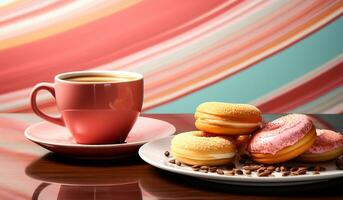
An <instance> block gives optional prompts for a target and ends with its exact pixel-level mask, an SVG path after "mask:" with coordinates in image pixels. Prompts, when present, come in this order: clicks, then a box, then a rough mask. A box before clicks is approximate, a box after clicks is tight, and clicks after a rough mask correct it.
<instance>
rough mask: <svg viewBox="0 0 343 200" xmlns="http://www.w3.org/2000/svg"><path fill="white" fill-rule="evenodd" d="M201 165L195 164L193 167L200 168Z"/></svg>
mask: <svg viewBox="0 0 343 200" xmlns="http://www.w3.org/2000/svg"><path fill="white" fill-rule="evenodd" d="M200 167H201V166H200V165H193V166H192V168H200Z"/></svg>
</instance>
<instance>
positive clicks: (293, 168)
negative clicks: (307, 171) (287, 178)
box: [290, 167, 299, 172]
mask: <svg viewBox="0 0 343 200" xmlns="http://www.w3.org/2000/svg"><path fill="white" fill-rule="evenodd" d="M298 169H299V168H297V167H292V168H291V169H290V171H291V172H295V171H298Z"/></svg>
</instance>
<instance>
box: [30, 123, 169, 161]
mask: <svg viewBox="0 0 343 200" xmlns="http://www.w3.org/2000/svg"><path fill="white" fill-rule="evenodd" d="M175 130H176V129H175V127H174V126H173V125H172V124H170V123H168V122H165V121H162V120H158V119H153V118H148V117H138V118H137V121H136V123H135V125H134V126H133V128H132V129H131V131H130V133H129V136H128V137H127V138H126V141H125V143H121V144H103V145H85V144H77V143H76V142H75V141H74V140H73V138H72V136H71V133H70V132H69V130H68V129H67V128H66V127H62V126H58V125H55V124H52V123H50V122H40V123H37V124H33V125H31V126H29V127H28V128H27V129H26V130H25V137H26V138H27V139H29V140H31V141H32V142H35V143H37V144H38V145H40V146H42V147H44V148H46V149H48V150H50V151H53V152H55V153H59V154H64V155H66V156H72V157H79V158H92V159H94V158H95V159H97V158H115V157H125V156H129V155H132V154H135V153H136V152H137V151H138V149H139V147H140V146H141V145H143V144H144V143H146V142H149V141H151V140H155V139H158V138H163V137H167V136H170V135H172V134H174V133H175Z"/></svg>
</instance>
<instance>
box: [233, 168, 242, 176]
mask: <svg viewBox="0 0 343 200" xmlns="http://www.w3.org/2000/svg"><path fill="white" fill-rule="evenodd" d="M235 174H238V175H242V174H243V171H242V170H240V169H235Z"/></svg>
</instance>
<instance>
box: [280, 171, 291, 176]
mask: <svg viewBox="0 0 343 200" xmlns="http://www.w3.org/2000/svg"><path fill="white" fill-rule="evenodd" d="M290 174H291V172H290V171H284V172H283V173H282V176H289V175H290Z"/></svg>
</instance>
